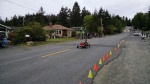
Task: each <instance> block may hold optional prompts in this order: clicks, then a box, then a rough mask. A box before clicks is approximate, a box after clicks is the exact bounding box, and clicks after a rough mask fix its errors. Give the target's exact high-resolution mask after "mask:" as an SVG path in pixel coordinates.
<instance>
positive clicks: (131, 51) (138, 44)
mask: <svg viewBox="0 0 150 84" xmlns="http://www.w3.org/2000/svg"><path fill="white" fill-rule="evenodd" d="M125 46H126V47H125V48H123V50H122V52H121V54H120V55H119V57H118V58H116V59H115V60H113V61H111V62H110V63H108V64H107V65H105V66H104V67H103V68H102V69H101V70H100V71H99V72H98V74H97V76H96V77H95V79H94V82H93V84H150V39H146V41H145V42H144V41H141V37H140V36H133V35H131V36H130V37H129V38H128V40H126V42H125Z"/></svg>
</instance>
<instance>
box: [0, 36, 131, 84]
mask: <svg viewBox="0 0 150 84" xmlns="http://www.w3.org/2000/svg"><path fill="white" fill-rule="evenodd" d="M127 36H129V33H121V34H118V35H113V36H106V37H104V38H93V39H89V40H88V42H89V43H90V44H91V48H89V49H77V48H76V46H77V45H78V44H79V43H80V42H83V41H84V40H78V41H74V42H66V43H60V44H55V45H51V44H49V45H42V46H36V47H18V46H8V47H6V48H1V49H0V84H78V83H79V81H82V82H83V83H85V84H90V82H91V80H90V81H89V79H87V74H88V72H89V70H90V69H91V68H92V67H93V65H94V63H96V62H98V61H99V58H101V57H102V56H103V55H105V53H106V52H108V51H109V50H111V49H113V48H114V47H115V46H116V45H117V44H118V43H119V42H120V41H121V40H122V39H124V38H125V37H127Z"/></svg>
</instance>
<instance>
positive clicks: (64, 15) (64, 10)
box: [58, 7, 68, 26]
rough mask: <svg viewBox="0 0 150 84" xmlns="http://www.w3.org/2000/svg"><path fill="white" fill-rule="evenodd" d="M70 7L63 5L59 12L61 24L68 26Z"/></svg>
mask: <svg viewBox="0 0 150 84" xmlns="http://www.w3.org/2000/svg"><path fill="white" fill-rule="evenodd" d="M67 12H68V8H67V7H65V8H64V7H61V10H60V12H59V14H58V22H59V24H61V25H63V26H68V15H67Z"/></svg>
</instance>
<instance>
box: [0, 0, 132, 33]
mask: <svg viewBox="0 0 150 84" xmlns="http://www.w3.org/2000/svg"><path fill="white" fill-rule="evenodd" d="M44 14H45V11H44V9H43V8H42V7H41V8H40V10H39V11H38V12H37V13H33V14H26V15H25V16H16V15H14V16H13V17H12V18H11V19H8V18H6V19H5V20H4V21H3V20H2V19H0V23H1V24H4V25H7V26H18V27H22V26H26V25H27V24H28V23H29V22H33V21H34V22H38V23H40V24H41V26H46V25H50V24H52V25H53V24H60V25H63V26H66V27H85V28H86V27H87V25H86V22H89V21H88V19H87V18H88V17H91V19H89V20H91V23H88V25H89V24H90V26H88V28H86V29H87V31H89V32H91V33H92V32H99V31H101V30H100V27H101V26H103V27H104V33H106V34H113V33H119V32H121V31H122V28H123V27H125V26H126V25H128V26H131V20H130V19H128V18H127V17H125V16H123V17H120V16H119V15H111V14H110V13H109V12H108V10H104V9H103V8H102V7H101V8H100V9H99V10H97V9H95V11H94V13H91V12H90V11H88V10H87V9H86V7H84V8H83V9H82V10H81V9H80V6H79V4H78V2H75V3H74V5H73V8H72V10H71V9H70V8H68V7H63V6H62V7H61V10H60V12H59V14H57V15H55V14H49V15H44ZM85 16H87V17H86V18H85ZM85 19H87V20H85ZM101 19H102V25H101Z"/></svg>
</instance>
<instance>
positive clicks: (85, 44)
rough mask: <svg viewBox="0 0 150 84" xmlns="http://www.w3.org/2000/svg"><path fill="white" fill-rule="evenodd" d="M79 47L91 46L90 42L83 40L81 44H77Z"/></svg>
mask: <svg viewBox="0 0 150 84" xmlns="http://www.w3.org/2000/svg"><path fill="white" fill-rule="evenodd" d="M77 48H90V44H89V43H88V42H87V40H85V42H81V43H80V44H79V45H77Z"/></svg>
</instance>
